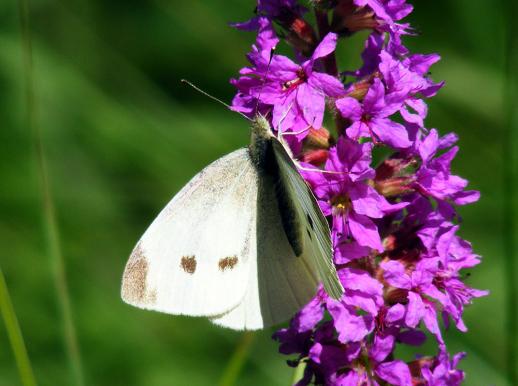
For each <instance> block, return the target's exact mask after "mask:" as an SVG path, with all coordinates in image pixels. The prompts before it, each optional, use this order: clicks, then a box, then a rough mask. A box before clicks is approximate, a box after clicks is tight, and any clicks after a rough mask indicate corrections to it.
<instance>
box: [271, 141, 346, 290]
mask: <svg viewBox="0 0 518 386" xmlns="http://www.w3.org/2000/svg"><path fill="white" fill-rule="evenodd" d="M272 147H273V153H274V155H275V159H276V161H277V164H278V167H279V177H280V180H281V182H282V184H283V189H285V192H286V194H287V195H288V198H289V201H290V202H292V203H293V208H294V210H295V212H296V213H297V221H295V224H296V225H297V226H299V227H302V229H300V234H301V235H302V238H303V249H302V250H303V254H304V255H305V256H309V258H310V259H312V262H313V264H314V267H315V268H316V270H317V272H318V274H319V277H320V280H321V281H322V282H323V284H324V288H325V290H326V292H327V293H328V294H329V295H330V296H331V297H333V298H335V299H339V298H340V297H341V296H342V294H343V292H344V289H343V287H342V284H341V283H340V281H339V279H338V277H337V274H336V269H335V266H334V265H333V249H332V244H331V238H330V233H331V232H330V230H329V225H328V223H327V220H326V218H325V217H324V215H323V214H322V211H321V210H320V207H319V206H318V203H317V200H316V199H315V196H314V195H313V192H312V191H311V189H310V188H309V186H308V185H307V184H306V182H305V181H304V179H303V178H302V176H301V175H300V173H299V172H298V170H297V167H296V165H295V163H294V162H293V160H292V158H291V157H290V155H289V154H288V153H287V152H286V150H285V148H284V146H283V144H282V143H281V142H280V141H279V140H278V139H277V138H275V137H272Z"/></svg>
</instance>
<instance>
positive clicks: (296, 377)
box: [291, 361, 307, 385]
mask: <svg viewBox="0 0 518 386" xmlns="http://www.w3.org/2000/svg"><path fill="white" fill-rule="evenodd" d="M306 365H307V362H306V361H300V362H299V364H298V365H297V367H295V370H293V377H292V379H291V384H292V385H295V384H296V383H297V382H298V381H300V380H301V379H302V377H303V376H304V370H306Z"/></svg>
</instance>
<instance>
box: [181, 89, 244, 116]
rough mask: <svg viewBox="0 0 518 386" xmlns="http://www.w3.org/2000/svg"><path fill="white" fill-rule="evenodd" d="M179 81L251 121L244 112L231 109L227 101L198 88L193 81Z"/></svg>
mask: <svg viewBox="0 0 518 386" xmlns="http://www.w3.org/2000/svg"><path fill="white" fill-rule="evenodd" d="M180 82H182V83H185V84H187V85H189V86H191V87H192V88H193V89H195V90H196V91H198V92H199V93H201V94H203V95H205V96H206V97H209V98H210V99H212V100H214V101H216V102H218V103H221V104H222V105H223V106H225V107H226V108H227V109H229V110H231V111H235V112H236V113H238V114H240V115H241V116H243V117H245V118H246V119H247V120H249V121H251V119H250V118H248V117H247V116H246V115H245V114H243V113H242V112H241V111H236V110H232V107H231V106H230V105H228V104H227V103H225V102H223V101H222V100H221V99H219V98H216V97H215V96H214V95H210V94H209V93H208V92H206V91H203V90H202V89H201V88H199V87H198V86H196V85H194V84H193V83H191V82H189V81H188V80H187V79H181V80H180Z"/></svg>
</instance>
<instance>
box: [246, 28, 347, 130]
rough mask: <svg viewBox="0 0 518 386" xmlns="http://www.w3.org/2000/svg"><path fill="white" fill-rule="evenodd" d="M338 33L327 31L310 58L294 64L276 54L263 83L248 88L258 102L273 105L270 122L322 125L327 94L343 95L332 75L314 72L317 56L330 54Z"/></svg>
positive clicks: (284, 127)
mask: <svg viewBox="0 0 518 386" xmlns="http://www.w3.org/2000/svg"><path fill="white" fill-rule="evenodd" d="M336 39H337V36H336V35H335V34H333V33H330V34H328V35H327V36H326V37H325V38H324V39H323V40H322V42H321V43H320V44H319V45H318V47H317V48H316V49H315V51H314V53H313V55H312V56H311V58H310V59H309V60H307V61H305V62H303V63H302V64H300V65H299V64H296V63H294V62H293V61H291V60H290V59H288V58H287V57H285V56H281V55H275V56H274V57H273V58H272V61H271V63H270V67H269V72H268V74H266V78H265V81H264V86H261V87H256V88H255V89H253V90H251V93H252V95H254V97H256V98H260V101H261V103H264V104H267V105H271V106H273V115H272V123H273V125H274V127H275V128H279V129H281V130H283V131H286V130H290V129H291V130H293V131H297V130H301V129H304V128H306V127H308V126H314V127H317V128H319V127H321V126H322V121H323V118H324V109H325V99H326V97H338V96H340V95H343V94H344V88H343V85H342V83H341V82H340V81H339V80H338V79H337V78H335V77H333V76H331V75H328V74H325V73H323V72H319V71H316V70H315V68H316V67H317V63H318V59H320V58H323V57H326V56H327V55H329V54H331V53H332V52H333V51H334V49H335V47H336ZM256 75H260V74H256Z"/></svg>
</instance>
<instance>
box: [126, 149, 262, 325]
mask: <svg viewBox="0 0 518 386" xmlns="http://www.w3.org/2000/svg"><path fill="white" fill-rule="evenodd" d="M256 200H257V172H256V170H255V169H254V167H253V165H252V164H251V162H250V159H249V157H248V151H247V150H246V149H240V150H237V151H235V152H233V153H231V154H229V155H227V156H225V157H222V158H220V159H219V160H217V161H215V162H214V163H212V164H211V165H209V166H208V167H206V168H205V169H204V170H202V171H201V172H200V173H199V174H198V175H196V176H195V177H194V178H193V179H192V180H191V181H190V182H189V183H188V184H187V185H186V186H185V187H184V188H183V189H182V190H181V191H180V192H179V193H178V194H177V195H176V196H175V197H174V198H173V199H172V200H171V202H169V204H168V205H167V206H166V207H165V208H164V209H163V210H162V212H161V213H160V214H159V215H158V217H157V218H156V219H155V220H154V221H153V223H152V224H151V226H150V227H149V228H148V229H147V231H146V232H145V233H144V235H143V236H142V238H141V240H140V241H139V242H138V244H137V246H136V247H135V249H134V251H133V253H132V255H131V257H130V259H129V261H128V263H127V265H126V269H125V272H124V277H123V285H122V297H123V299H124V301H126V302H127V303H129V304H132V305H135V306H137V307H141V308H146V309H152V310H156V311H162V312H166V313H171V314H185V315H192V316H211V315H218V314H221V313H224V312H226V311H228V310H230V309H232V308H234V307H236V306H237V305H238V304H239V303H240V302H241V301H242V300H243V297H244V296H245V293H246V289H247V286H248V281H249V272H250V267H251V263H252V262H253V261H254V260H255V253H254V248H255V246H254V245H253V244H254V240H255V205H250V203H251V202H252V203H254V202H255V201H256Z"/></svg>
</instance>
